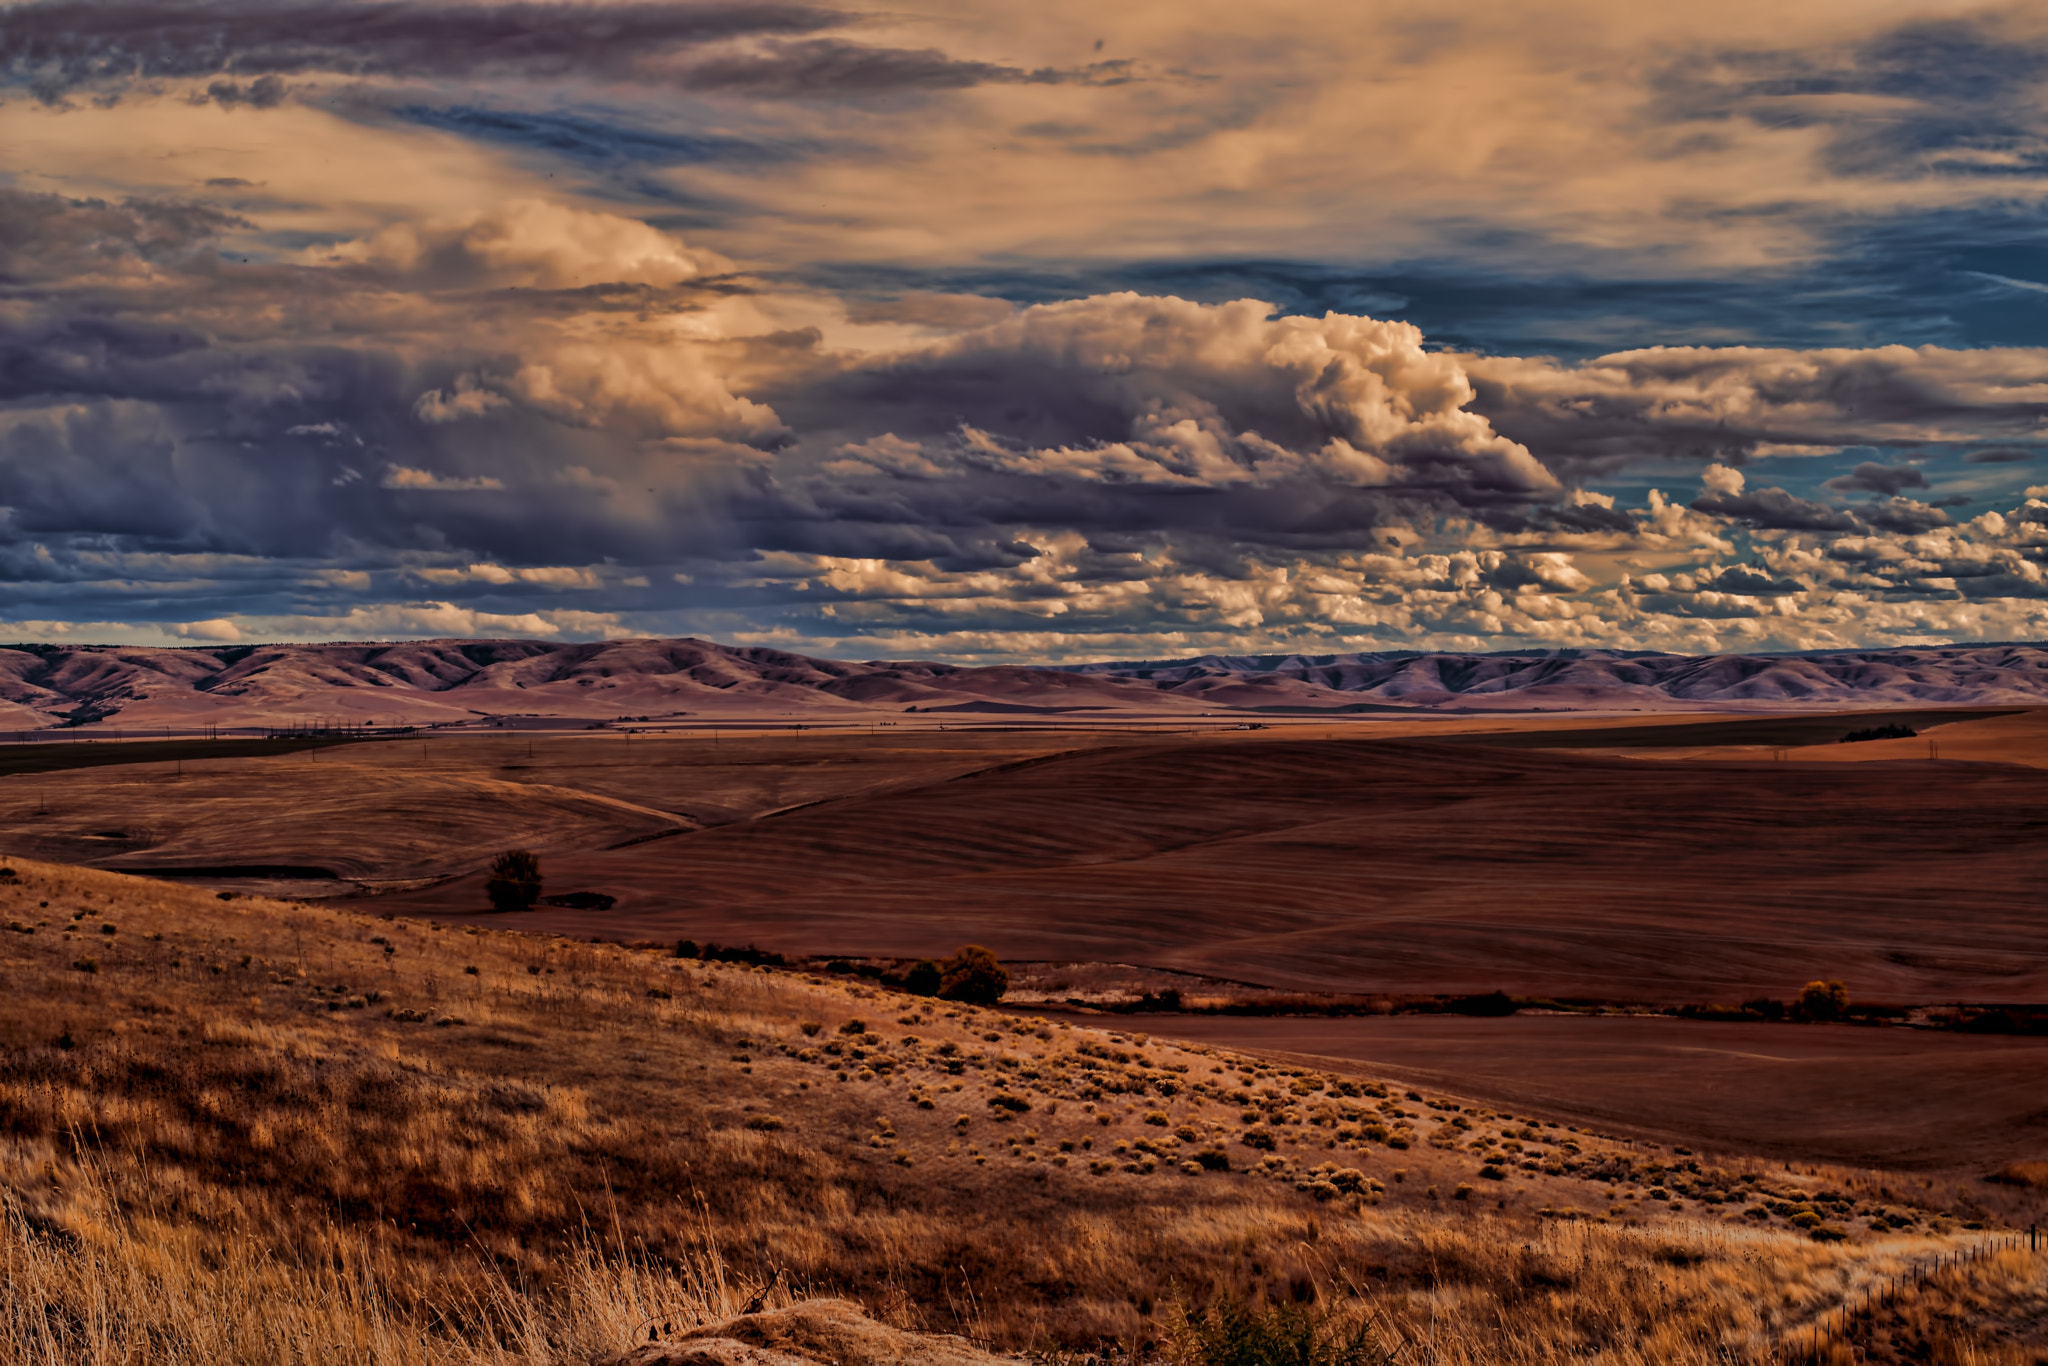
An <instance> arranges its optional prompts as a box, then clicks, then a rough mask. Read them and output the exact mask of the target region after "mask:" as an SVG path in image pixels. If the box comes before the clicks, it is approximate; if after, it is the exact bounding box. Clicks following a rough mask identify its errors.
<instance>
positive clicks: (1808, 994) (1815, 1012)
mask: <svg viewBox="0 0 2048 1366" xmlns="http://www.w3.org/2000/svg"><path fill="white" fill-rule="evenodd" d="M1677 1013H1678V1014H1679V1015H1680V1016H1682V1017H1683V1018H1685V1019H1688V1020H1769V1021H1772V1022H1777V1021H1781V1020H1805V1021H1819V1022H1824V1021H1829V1020H1845V1021H1850V1022H1853V1023H1858V1024H1875V1023H1877V1022H1878V1021H1880V1020H1896V1019H1903V1018H1904V1017H1905V1014H1906V1012H1905V1010H1904V1009H1903V1008H1901V1007H1898V1006H1880V1005H1853V1004H1851V1002H1850V1000H1849V988H1848V987H1846V986H1844V985H1842V983H1841V982H1839V981H1836V980H1834V979H1833V978H1829V979H1828V980H1826V981H1813V982H1808V983H1807V984H1806V985H1805V987H1803V988H1802V989H1801V990H1800V992H1799V999H1798V1000H1796V1001H1780V1000H1777V999H1775V998H1773V997H1768V996H1759V997H1757V998H1756V999H1755V1000H1750V1001H1744V1002H1743V1003H1742V1004H1741V1005H1739V1006H1730V1005H1688V1006H1680V1007H1679V1008H1678V1011H1677Z"/></svg>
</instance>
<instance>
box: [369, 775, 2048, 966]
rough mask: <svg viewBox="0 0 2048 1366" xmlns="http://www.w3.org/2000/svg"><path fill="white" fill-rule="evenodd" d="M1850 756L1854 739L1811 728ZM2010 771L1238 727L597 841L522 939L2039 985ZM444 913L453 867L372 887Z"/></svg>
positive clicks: (2022, 782)
mask: <svg viewBox="0 0 2048 1366" xmlns="http://www.w3.org/2000/svg"><path fill="white" fill-rule="evenodd" d="M1832 748H1835V749H1843V750H1847V749H1863V748H1874V746H1852V745H1840V746H1834V747H1832ZM2044 831H2048V789H2044V788H2043V787H2042V785H2041V782H2040V779H2039V778H2038V777H2037V776H2036V773H2035V771H2034V770H2032V769H2031V768H2027V767H2023V766H2016V765H2004V764H1990V763H1981V762H1949V761H1943V762H1939V763H1929V762H1926V761H1908V760H1873V761H1871V762H1865V763H1858V764H1852V765H1843V764H1836V763H1789V762H1788V763H1778V762H1771V761H1769V760H1768V759H1765V760H1761V761H1759V760H1755V759H1751V760H1747V761H1741V762H1724V763H1714V764H1702V763H1697V762H1687V761H1669V762H1660V761H1646V760H1641V759H1636V758H1628V757H1607V756H1601V755H1586V754H1575V753H1568V752H1556V751H1547V752H1546V751H1525V750H1512V749H1504V748H1498V747H1493V746H1479V745H1452V744H1443V743H1430V742H1428V741H1417V740H1394V739H1389V740H1373V739H1359V740H1347V739H1338V740H1297V739H1293V738H1290V737H1286V736H1278V737H1275V736H1269V735H1257V734H1254V735H1239V736H1227V735H1226V736H1205V737H1191V738H1189V739H1187V740H1184V741H1181V740H1154V741H1152V742H1149V743H1127V744H1122V745H1119V746H1117V747H1114V748H1090V749H1086V750H1082V751H1079V752H1068V753H1064V754H1048V755H1043V756H1041V757H1037V758H1029V759H1019V760H1017V761H1015V762H1010V763H1006V764H999V765H994V766H990V767H985V768H982V769H979V770H978V771H975V772H971V773H965V774H961V775H959V776H955V777H951V778H947V779H945V780H943V781H938V782H929V783H924V784H922V785H914V786H900V787H894V788H892V789H890V790H887V791H880V792H873V793H863V794H859V795H852V796H847V797H844V798H841V799H838V800H830V801H823V802H820V803H818V804H815V805H810V806H806V807H802V808H800V809H796V810H790V811H786V812H784V813H782V814H778V815H775V816H773V817H772V818H766V819H755V820H750V821H743V822H737V823H733V824H728V825H724V826H721V827H718V828H715V829H708V830H702V831H698V832H696V833H692V834H689V835H686V836H679V837H676V838H671V839H661V840H654V841H649V842H645V843H641V844H636V845H631V846H628V847H624V848H617V849H611V850H599V849H584V850H580V851H564V852H562V853H560V854H559V855H557V856H556V857H554V858H552V859H551V860H550V862H549V864H548V869H549V871H548V877H549V885H550V888H551V890H559V891H572V890H591V891H597V892H602V893H604V894H607V895H610V896H613V897H615V898H616V899H617V900H616V905H615V906H614V907H613V908H612V909H611V910H609V911H606V912H601V913H595V912H566V911H553V910H546V911H542V912H539V913H537V914H535V915H533V916H531V917H529V918H526V919H527V923H530V924H531V925H532V926H533V927H534V928H538V929H544V930H549V931H553V932H558V933H568V934H575V935H579V936H585V937H588V936H592V935H601V936H605V937H611V938H621V939H645V940H666V941H670V942H673V941H674V940H677V939H681V938H690V939H694V940H697V941H700V942H702V941H706V940H716V941H718V942H721V943H735V942H739V943H744V942H750V941H751V942H754V943H758V944H759V945H761V946H762V947H764V948H768V949H774V950H778V951H782V952H787V953H801V954H816V953H824V952H837V953H848V954H886V955H898V956H908V957H914V956H919V955H930V954H934V953H939V952H943V951H947V950H949V949H950V948H951V947H952V946H953V945H956V944H957V943H959V942H960V941H961V940H962V939H972V940H976V941H978V942H985V943H987V944H989V945H990V946H991V947H993V948H995V949H996V950H997V951H998V952H1000V953H1002V954H1003V955H1004V956H1005V957H1010V958H1020V959H1033V960H1040V959H1043V960H1063V961H1105V962H1142V963H1145V964H1149V965H1151V966H1154V967H1160V968H1171V969H1176V970H1181V971H1187V972H1194V973H1200V974H1204V975H1208V976H1214V977H1222V978H1229V979H1236V980H1243V981H1251V982H1257V983H1262V984H1266V985H1272V986H1287V987H1293V988H1301V989H1317V990H1340V991H1389V992H1445V993H1457V992H1470V991H1488V990H1493V989H1496V988H1501V989H1505V990H1507V991H1509V992H1511V993H1514V994H1518V995H1536V996H1545V995H1547V996H1554V997H1564V996H1585V997H1593V998H1599V999H1609V1000H1622V1001H1648V1002H1660V1003H1669V1004H1680V1003H1686V1002H1709V1001H1722V1002H1735V1001H1740V1000H1743V999H1746V998H1748V997H1751V996H1757V995H1775V996H1780V997H1782V996H1785V995H1787V994H1788V993H1796V992H1797V990H1798V988H1799V986H1800V984H1802V983H1804V982H1806V981H1808V980H1811V979H1813V978H1816V977H1828V978H1840V979H1842V980H1844V981H1847V982H1849V983H1850V984H1851V989H1852V991H1853V992H1854V993H1855V994H1856V995H1857V996H1858V997H1859V998H1861V999H1866V1000H1892V1001H1898V1002H1902V1003H1924V1002H1933V1001H1950V1000H1969V1001H1999V1002H2025V1001H2039V1000H2044V999H2048V921H2044V919H2043V917H2042V916H2041V915H2040V913H2039V896H2038V888H2039V886H2040V884H2041V881H2042V878H2043V875H2044V873H2048V844H2044V843H2043V841H2042V839H2041V836H2042V834H2043V832H2044ZM386 904H387V906H388V908H390V909H394V910H403V911H404V912H406V913H409V914H419V915H431V916H437V917H451V916H457V915H463V914H469V913H474V912H476V911H477V909H478V908H480V907H481V906H482V905H483V896H482V888H481V879H480V877H472V878H466V879H457V880H455V881H452V882H449V883H445V884H441V885H437V886H435V887H432V888H428V889H422V890H418V891H413V892H404V893H398V894H395V895H394V896H393V897H392V898H391V899H389V901H388V902H387V903H386Z"/></svg>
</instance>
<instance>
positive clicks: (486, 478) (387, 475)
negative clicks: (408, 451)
mask: <svg viewBox="0 0 2048 1366" xmlns="http://www.w3.org/2000/svg"><path fill="white" fill-rule="evenodd" d="M381 487H384V488H387V489H407V490H414V491H424V492H431V493H468V492H476V491H478V490H486V489H502V488H504V487H505V481H504V480H502V479H499V478H498V477H497V476H496V475H490V474H473V475H446V474H434V473H432V472H431V471H428V470H416V469H411V468H409V467H407V466H405V465H393V466H392V467H391V468H390V469H388V470H386V471H385V472H384V479H383V482H382V485H381Z"/></svg>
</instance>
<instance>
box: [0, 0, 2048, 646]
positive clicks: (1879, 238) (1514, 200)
mask: <svg viewBox="0 0 2048 1366" xmlns="http://www.w3.org/2000/svg"><path fill="white" fill-rule="evenodd" d="M2044 196H2048V10H2043V9H2042V8H2041V7H2040V6H2038V5H2031V6H2025V5H1983V4H1958V3H1946V4H1944V3H1924V2H1919V0H1915V2H1913V3H1906V2H1903V0H1854V2H1853V3H1849V2H1847V0H1798V3H1794V4H1789V5H1788V4H1785V3H1784V2H1783V0H1772V2H1771V3H1768V4H1766V3H1757V2H1755V0H1722V2H1721V3H1717V4H1715V5H1712V6H1686V7H1680V6H1646V5H1641V4H1634V3H1621V2H1620V0H1546V2H1545V3H1541V4H1530V3H1528V2H1527V0H1512V2H1505V0H1473V3H1468V4H1466V5H1462V6H1459V7H1457V8H1456V11H1455V13H1451V12H1445V13H1442V14H1432V15H1425V14H1421V13H1419V12H1418V11H1417V10H1416V8H1415V7H1413V6H1411V5H1406V4H1393V3H1387V2H1386V0H1345V2H1344V3H1334V2H1331V3H1308V2H1307V0H1267V2H1266V3H1261V4H1259V5H1245V4H1242V3H1233V4H1221V3H1215V0H1175V2H1174V3H1171V4H1167V3H1158V2H1157V0H1131V2H1130V3H1126V4H1121V5H1114V6H1105V5H1101V4H1086V5H1083V4H1078V3H1074V0H1041V2H1040V3H1037V4H1033V5H1029V6H1020V5H1015V4H994V3H988V2H987V0H948V3H945V4H943V5H925V6H923V7H919V6H916V5H911V6H903V5H896V6H891V7H887V8H884V7H881V6H871V7H868V6H861V5H854V4H848V5H834V4H817V3H796V2H794V0H787V2H785V0H774V2H773V3H770V2H768V0H715V2H707V3H690V4H680V3H666V2H665V0H600V2H598V3H556V2H553V0H534V2H533V3H517V4H477V3H458V2H457V0H417V2H414V3H404V4H383V3H368V2H365V0H350V2H347V3H343V2H341V0H220V2H215V0H186V2H184V3H174V2H172V0H91V2H90V3H87V2H85V0H30V2H29V3H8V2H7V0H0V639H7V640H16V641H53V642H110V643H121V644H142V645H201V646H206V645H219V644H232V643H247V642H258V641H321V640H382V639H398V638H415V637H429V636H432V637H439V636H492V637H497V636H530V637H540V638H550V639H598V638H612V637H623V636H676V635H696V636H703V637H708V638H711V639H716V640H720V641H724V642H728V643H734V644H742V645H767V646H775V647H778V648H783V649H790V650H796V651H801V652H804V653H810V654H822V655H838V656H842V657H853V658H864V659H869V658H925V659H941V660H953V661H959V662H965V663H997V662H1046V663H1071V662H1079V661H1083V660H1090V659H1110V658H1172V657H1184V656H1190V655H1198V654H1203V653H1210V652H1267V651H1283V650H1284V651H1301V652H1307V653H1316V654H1325V653H1341V652H1349V651H1360V650H1397V649H1445V650H1464V651H1488V650H1513V649H1527V648H1539V649H1576V650H1661V651H1674V652H1683V653H1708V652H1722V651H1766V650H1808V649H1844V648H1872V647H1886V646H1899V645H1922V644H1931V643H1945V642H1968V641H1986V640H2031V639H2041V638H2048V573H2044V561H2048V461H2044V460H2043V458H2042V456H2043V452H2044V451H2048V212H2044Z"/></svg>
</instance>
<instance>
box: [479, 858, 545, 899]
mask: <svg viewBox="0 0 2048 1366" xmlns="http://www.w3.org/2000/svg"><path fill="white" fill-rule="evenodd" d="M484 894H485V895H486V896H488V897H489V898H490V899H491V906H492V907H493V908H494V909H496V910H500V911H530V910H532V909H533V907H534V903H535V902H537V901H539V900H540V858H539V856H538V855H536V854H534V853H533V852H532V851H531V850H528V849H507V850H506V851H505V852H504V853H502V854H500V855H498V856H497V857H496V858H494V859H492V860H491V876H490V880H489V881H488V882H486V883H485V884H484Z"/></svg>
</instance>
